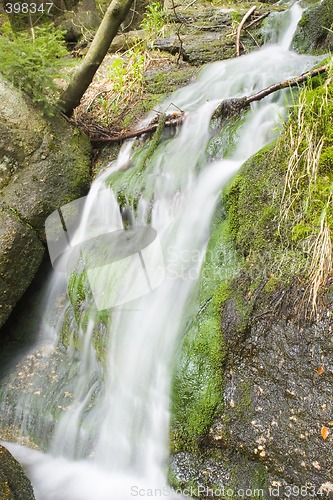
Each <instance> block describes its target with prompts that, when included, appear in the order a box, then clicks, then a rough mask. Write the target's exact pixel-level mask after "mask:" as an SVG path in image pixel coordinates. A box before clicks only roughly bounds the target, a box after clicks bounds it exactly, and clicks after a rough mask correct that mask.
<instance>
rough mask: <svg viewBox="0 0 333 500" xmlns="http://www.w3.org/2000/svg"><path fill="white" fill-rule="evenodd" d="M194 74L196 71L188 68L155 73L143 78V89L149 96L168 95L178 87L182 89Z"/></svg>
mask: <svg viewBox="0 0 333 500" xmlns="http://www.w3.org/2000/svg"><path fill="white" fill-rule="evenodd" d="M195 74H196V70H195V69H193V68H192V67H190V66H185V67H183V68H177V69H171V70H170V69H168V70H167V71H157V72H155V73H153V74H148V75H146V76H145V82H144V87H145V90H146V92H149V93H150V94H157V95H158V96H159V97H160V96H162V95H169V94H170V93H171V92H174V91H175V90H177V89H178V88H179V87H183V86H185V85H186V84H188V83H189V81H190V80H191V79H192V78H193V77H194V75H195Z"/></svg>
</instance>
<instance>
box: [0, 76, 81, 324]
mask: <svg viewBox="0 0 333 500" xmlns="http://www.w3.org/2000/svg"><path fill="white" fill-rule="evenodd" d="M0 94H1V100H0V157H1V160H0V161H1V163H0V207H1V214H0V216H1V218H2V220H3V224H2V225H1V227H2V230H1V234H0V255H1V259H0V260H1V262H0V267H1V268H0V274H1V280H0V289H1V298H2V299H1V308H0V326H1V325H2V324H3V323H4V321H5V320H6V319H7V317H8V315H9V313H10V311H11V309H12V308H13V306H14V305H15V303H16V302H17V300H18V299H19V298H20V297H21V295H22V294H23V292H24V291H25V290H26V288H27V287H28V285H29V284H30V282H31V280H32V278H33V276H34V274H35V272H36V270H37V269H38V266H39V264H40V262H41V259H42V256H43V252H44V247H43V244H42V242H43V243H45V236H44V223H45V219H46V218H47V216H48V215H49V214H50V213H51V212H53V211H54V210H56V209H57V208H59V207H61V206H62V205H64V204H65V203H68V202H69V201H71V200H74V199H76V198H78V197H80V196H82V195H83V194H85V193H86V191H87V189H88V186H89V181H90V144H89V141H88V139H87V138H86V137H85V136H84V135H83V134H81V133H80V132H79V131H78V130H77V129H75V128H74V127H72V126H71V125H70V124H68V123H67V122H66V121H65V120H64V119H63V118H62V117H60V116H54V117H51V118H46V117H43V116H42V115H41V113H40V112H39V110H37V109H36V108H35V107H33V106H32V104H31V102H30V101H29V100H28V98H26V97H24V96H23V95H22V94H21V93H20V92H19V91H17V90H15V89H13V88H12V87H11V86H10V84H9V83H8V82H6V81H5V80H3V79H1V78H0Z"/></svg>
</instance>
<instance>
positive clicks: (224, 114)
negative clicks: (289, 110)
mask: <svg viewBox="0 0 333 500" xmlns="http://www.w3.org/2000/svg"><path fill="white" fill-rule="evenodd" d="M328 67H329V65H328V64H325V65H324V66H320V67H319V68H316V69H313V70H311V71H307V72H306V73H302V74H301V75H300V76H297V77H296V78H292V79H290V80H284V81H282V82H279V83H275V84H274V85H270V86H269V87H266V88H265V89H263V90H260V91H259V92H256V93H255V94H252V95H250V96H248V97H238V98H235V99H227V100H225V101H222V102H221V104H219V105H218V107H217V108H216V110H215V112H214V114H213V118H228V117H230V116H233V115H235V114H237V113H239V111H240V110H242V109H246V108H247V107H248V106H249V105H250V104H251V103H252V102H255V101H260V100H261V99H263V98H264V97H267V96H268V95H270V94H273V92H276V91H278V90H282V89H286V88H291V87H297V86H298V85H300V84H301V83H303V82H305V81H306V80H307V79H308V78H314V77H315V76H318V75H320V74H321V73H325V71H327V69H328Z"/></svg>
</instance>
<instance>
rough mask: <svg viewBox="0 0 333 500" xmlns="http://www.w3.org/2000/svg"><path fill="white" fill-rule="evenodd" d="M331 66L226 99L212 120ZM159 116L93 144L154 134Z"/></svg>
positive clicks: (175, 116) (176, 121) (177, 121)
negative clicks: (147, 123) (148, 122)
mask: <svg viewBox="0 0 333 500" xmlns="http://www.w3.org/2000/svg"><path fill="white" fill-rule="evenodd" d="M328 67H329V64H325V65H324V66H320V67H319V68H316V69H313V70H311V71H307V72H306V73H302V74H301V75H300V76H297V77H296V78H292V79H290V80H284V81H282V82H279V83H275V84H274V85H270V86H269V87H266V88H265V89H263V90H260V91H259V92H256V93H255V94H252V95H250V96H248V97H246V96H245V97H237V98H234V99H225V100H224V101H222V102H221V103H220V104H219V105H218V106H217V108H216V109H215V111H214V114H213V116H212V119H228V118H230V117H232V116H235V115H237V114H239V113H240V112H241V111H242V110H244V109H246V108H248V107H249V106H250V104H251V103H252V102H255V101H260V100H261V99H263V98H264V97H267V96H268V95H270V94H272V93H273V92H276V91H278V90H282V89H285V88H288V87H289V88H291V87H297V86H298V85H300V84H301V83H303V82H305V81H306V80H308V79H309V78H314V77H315V76H317V75H320V74H322V73H325V72H326V71H327V70H328ZM185 116H186V115H185V112H184V111H176V112H174V113H172V114H170V115H167V116H166V119H165V124H164V127H171V128H172V127H178V126H179V125H181V124H182V123H183V121H184V118H185ZM158 122H159V120H158V116H157V117H155V118H154V119H153V120H152V121H151V122H150V124H149V125H147V126H146V127H144V128H141V129H138V130H131V131H124V132H121V133H119V134H117V135H114V136H109V137H107V136H106V137H93V138H91V142H95V143H96V142H109V143H117V142H122V141H125V140H126V139H133V138H136V137H140V136H142V135H144V134H152V133H154V132H155V131H156V129H157V127H158Z"/></svg>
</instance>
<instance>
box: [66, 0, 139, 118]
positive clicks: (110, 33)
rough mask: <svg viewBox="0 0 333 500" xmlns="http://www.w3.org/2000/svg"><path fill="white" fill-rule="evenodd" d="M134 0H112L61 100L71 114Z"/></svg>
mask: <svg viewBox="0 0 333 500" xmlns="http://www.w3.org/2000/svg"><path fill="white" fill-rule="evenodd" d="M132 3H133V0H112V2H111V4H110V5H109V7H108V10H107V11H106V13H105V15H104V17H103V20H102V22H101V24H100V27H99V28H98V30H97V33H96V35H95V37H94V39H93V41H92V44H91V46H90V48H89V50H88V52H87V55H86V56H85V58H84V59H83V61H82V63H81V65H80V66H79V68H78V69H77V71H76V73H75V74H74V77H73V79H72V81H71V82H70V84H69V85H68V87H67V88H66V90H65V91H64V93H63V95H62V96H61V98H60V101H59V107H60V108H61V110H62V111H63V112H64V113H65V114H66V115H67V116H70V115H71V114H72V112H73V109H75V108H76V107H77V106H78V105H79V104H80V100H81V97H82V96H83V94H84V93H85V91H86V90H87V88H88V87H89V85H90V83H91V81H92V79H93V77H94V75H95V73H96V71H97V70H98V68H99V66H100V64H101V62H102V61H103V59H104V57H105V55H106V54H107V51H108V49H109V47H110V45H111V42H112V40H113V38H114V37H115V36H116V34H117V31H118V28H119V26H120V25H121V23H122V22H123V21H124V19H125V18H126V16H127V14H128V12H129V10H130V7H131V5H132Z"/></svg>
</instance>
